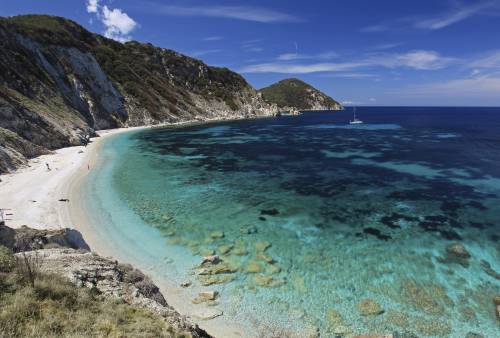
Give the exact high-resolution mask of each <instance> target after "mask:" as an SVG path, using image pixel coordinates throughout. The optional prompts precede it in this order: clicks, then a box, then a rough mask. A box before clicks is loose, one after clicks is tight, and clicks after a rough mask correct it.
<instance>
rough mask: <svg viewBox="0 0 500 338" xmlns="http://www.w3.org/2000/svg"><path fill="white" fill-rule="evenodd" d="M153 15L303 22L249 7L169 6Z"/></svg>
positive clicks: (155, 10) (293, 17) (161, 8)
mask: <svg viewBox="0 0 500 338" xmlns="http://www.w3.org/2000/svg"><path fill="white" fill-rule="evenodd" d="M150 11H151V13H156V14H162V15H169V16H184V17H208V18H224V19H235V20H244V21H253V22H260V23H277V22H302V21H303V20H302V19H301V18H298V17H295V16H293V15H289V14H286V13H282V12H278V11H275V10H271V9H266V8H261V7H249V6H216V5H207V6H174V5H172V6H169V5H165V6H162V5H155V6H154V7H151V9H150Z"/></svg>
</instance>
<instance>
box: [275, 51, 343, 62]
mask: <svg viewBox="0 0 500 338" xmlns="http://www.w3.org/2000/svg"><path fill="white" fill-rule="evenodd" d="M337 56H338V54H337V53H335V52H325V53H320V54H313V55H307V54H298V53H285V54H281V55H279V56H278V57H277V60H280V61H292V60H314V59H316V60H329V59H333V58H335V57H337Z"/></svg>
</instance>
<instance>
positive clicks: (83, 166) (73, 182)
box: [0, 122, 252, 337]
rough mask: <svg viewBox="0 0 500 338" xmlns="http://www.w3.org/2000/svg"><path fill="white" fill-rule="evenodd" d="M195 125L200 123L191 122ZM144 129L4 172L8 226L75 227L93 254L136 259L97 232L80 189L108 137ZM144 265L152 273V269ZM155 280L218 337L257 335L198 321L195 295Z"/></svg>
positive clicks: (0, 195) (1, 198) (0, 187)
mask: <svg viewBox="0 0 500 338" xmlns="http://www.w3.org/2000/svg"><path fill="white" fill-rule="evenodd" d="M191 123H199V122H189V123H187V124H191ZM183 124H186V123H183ZM145 128H149V127H133V128H119V129H112V130H103V131H98V132H97V133H98V135H99V137H95V138H93V139H92V140H91V141H92V142H91V143H90V144H89V145H88V146H87V147H84V146H75V147H68V148H62V149H58V150H56V151H54V152H53V153H52V154H49V155H43V156H39V157H37V158H34V159H31V160H30V161H29V163H28V165H27V166H26V167H23V168H19V169H18V170H16V171H15V172H13V173H8V174H4V175H0V179H1V182H0V208H3V209H9V214H12V216H9V219H8V221H7V223H6V225H8V226H9V227H12V228H19V227H22V226H23V225H26V226H28V227H31V228H35V229H60V228H72V229H76V230H78V231H79V232H80V233H81V234H82V235H83V238H84V239H85V241H86V242H87V244H88V245H89V246H90V248H91V250H92V251H93V252H95V253H97V254H99V255H101V256H105V257H111V258H113V259H120V261H122V262H124V263H133V262H131V261H127V259H126V258H124V256H123V255H122V254H121V253H117V252H114V251H113V249H112V248H111V247H110V246H108V245H106V243H107V240H106V239H105V238H101V237H99V235H97V234H95V233H94V231H93V230H92V226H91V225H90V223H89V222H90V221H89V219H88V217H87V215H86V212H87V211H85V210H84V209H83V208H82V203H81V201H80V199H81V197H80V187H81V184H82V183H84V182H85V179H86V176H87V175H88V174H89V173H90V172H91V171H92V170H94V167H95V164H96V163H97V161H98V159H99V153H100V152H99V150H100V149H101V147H102V146H103V145H104V143H105V140H107V139H108V138H109V137H111V136H113V135H117V134H119V133H125V132H131V131H134V130H139V129H145ZM49 168H50V170H49ZM139 268H140V269H141V270H143V271H144V272H146V273H148V271H147V270H148V268H147V267H139ZM153 279H154V278H153ZM155 283H156V284H157V285H158V286H159V287H160V290H161V291H162V293H163V294H164V296H165V298H166V299H167V301H168V303H169V304H170V305H171V306H173V307H174V308H175V309H176V310H177V311H179V313H181V314H182V315H187V316H190V317H191V318H192V321H193V322H196V323H197V324H198V325H199V326H200V327H202V328H203V329H205V330H206V331H207V332H209V333H210V334H212V335H214V336H217V337H219V336H221V337H222V336H223V337H247V336H252V335H249V334H247V333H244V332H245V330H244V329H243V328H242V327H238V325H233V323H231V324H229V323H227V322H226V320H225V319H224V318H223V317H218V318H215V319H214V320H210V321H203V320H201V321H200V320H197V319H196V313H197V312H199V311H200V310H201V311H203V310H202V309H200V308H199V307H196V306H194V305H193V304H191V302H190V298H189V297H190V296H192V295H189V294H188V293H186V292H185V291H186V290H183V289H182V288H180V287H179V286H177V285H173V283H170V282H169V281H165V280H155ZM190 293H192V292H190Z"/></svg>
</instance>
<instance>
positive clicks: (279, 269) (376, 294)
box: [84, 108, 500, 337]
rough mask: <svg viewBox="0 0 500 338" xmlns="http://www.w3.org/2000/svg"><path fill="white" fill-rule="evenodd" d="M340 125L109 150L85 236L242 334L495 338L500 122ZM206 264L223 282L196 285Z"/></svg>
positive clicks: (392, 113) (325, 122)
mask: <svg viewBox="0 0 500 338" xmlns="http://www.w3.org/2000/svg"><path fill="white" fill-rule="evenodd" d="M350 115H351V114H350V112H340V113H335V114H331V113H312V112H311V113H306V114H303V115H301V116H298V117H284V118H277V119H274V118H270V119H262V120H255V121H240V122H227V123H220V124H210V125H202V126H190V127H179V128H175V129H174V128H164V129H154V130H146V131H141V132H133V133H128V134H123V135H118V136H115V137H112V138H111V139H110V140H109V141H107V143H106V147H105V148H104V150H103V155H102V157H101V163H100V170H98V171H97V170H95V171H93V173H92V174H91V176H90V178H89V180H88V183H89V184H87V185H86V188H85V189H86V190H85V191H84V193H85V196H87V199H88V200H87V205H88V208H89V209H90V210H91V211H92V213H91V214H92V218H93V220H92V221H93V223H94V224H95V225H96V226H95V228H96V229H95V231H96V232H97V233H99V235H100V236H101V237H102V238H103V239H106V241H107V242H108V244H109V246H110V248H113V249H114V250H117V251H120V252H121V253H122V255H123V257H125V258H126V260H127V261H131V262H137V264H139V265H140V266H141V267H143V268H147V270H148V271H149V272H150V273H151V274H153V275H154V277H155V278H161V279H165V280H169V281H172V282H173V283H174V284H176V285H178V284H180V283H181V282H183V281H186V280H189V281H191V282H192V283H193V286H192V287H190V288H188V289H186V290H185V291H184V292H185V293H186V295H187V296H189V297H191V296H192V294H193V293H195V290H198V289H199V288H202V289H210V290H218V291H219V292H220V299H219V300H218V304H214V305H215V306H216V307H217V308H219V309H221V310H223V311H224V316H223V318H224V320H229V321H239V322H245V323H247V325H248V326H249V327H251V328H250V329H249V331H248V332H258V330H259V329H260V330H265V329H266V328H267V327H277V328H284V329H285V330H287V331H290V332H296V333H297V335H298V336H304V335H305V334H306V333H304V332H311V330H313V331H314V330H315V329H316V328H317V329H319V331H320V333H321V335H322V336H323V337H334V336H336V335H339V334H350V333H390V332H399V333H405V332H406V333H413V334H414V335H416V336H418V337H431V336H434V337H465V335H466V334H467V333H469V332H474V333H477V334H481V335H483V336H484V337H498V336H500V326H499V323H500V322H499V321H498V320H497V319H496V318H495V314H494V307H493V302H492V298H493V296H495V295H497V294H500V245H499V238H500V232H499V229H500V203H499V202H500V135H499V133H498V131H499V130H500V110H498V109H496V110H495V109H486V108H482V109H480V108H468V109H447V108H440V109H436V108H411V109H410V108H362V109H360V111H359V115H360V118H362V119H363V120H365V122H366V124H365V125H360V126H350V125H348V124H346V122H347V121H348V120H349V118H350ZM455 243H459V244H462V245H463V246H464V247H465V248H466V249H467V250H468V251H469V252H470V255H471V258H469V259H465V260H457V259H454V258H453V257H451V256H449V255H447V253H446V247H447V246H448V245H450V244H455ZM212 253H216V254H219V255H220V256H221V257H222V259H223V261H224V264H226V265H227V266H228V267H230V270H232V271H231V272H228V273H223V274H217V275H213V276H212V277H206V275H198V273H199V269H193V268H194V267H196V265H197V264H198V263H199V262H200V260H201V257H202V256H204V255H208V254H212ZM203 283H205V284H209V283H215V284H212V285H210V286H203V285H202V284H203ZM365 300H370V302H365V303H364V304H365V305H367V306H365V308H366V307H368V308H369V306H368V305H372V306H371V309H374V310H373V311H372V313H371V314H369V315H366V313H364V312H363V311H362V310H363V306H362V305H363V303H362V302H363V301H365ZM374 303H376V304H374ZM199 306H205V305H203V304H202V305H199ZM363 313H364V314H363Z"/></svg>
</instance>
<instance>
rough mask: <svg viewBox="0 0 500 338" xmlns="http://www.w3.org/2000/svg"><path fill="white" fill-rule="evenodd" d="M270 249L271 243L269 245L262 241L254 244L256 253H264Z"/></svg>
mask: <svg viewBox="0 0 500 338" xmlns="http://www.w3.org/2000/svg"><path fill="white" fill-rule="evenodd" d="M270 247H271V243H269V242H267V241H262V242H257V243H255V249H256V250H257V251H258V252H264V251H266V250H267V249H268V248H270Z"/></svg>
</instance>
